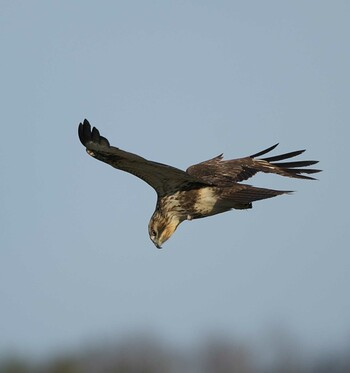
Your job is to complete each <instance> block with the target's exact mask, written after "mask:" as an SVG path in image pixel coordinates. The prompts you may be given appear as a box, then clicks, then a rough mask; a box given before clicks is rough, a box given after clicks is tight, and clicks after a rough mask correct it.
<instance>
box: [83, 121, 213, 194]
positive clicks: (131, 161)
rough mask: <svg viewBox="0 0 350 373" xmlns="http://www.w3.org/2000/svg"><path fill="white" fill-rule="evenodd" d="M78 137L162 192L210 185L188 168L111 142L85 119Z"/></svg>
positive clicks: (104, 158) (100, 156)
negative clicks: (140, 154) (180, 168)
mask: <svg viewBox="0 0 350 373" xmlns="http://www.w3.org/2000/svg"><path fill="white" fill-rule="evenodd" d="M78 133H79V139H80V141H81V143H82V144H83V145H84V146H85V147H86V151H87V153H88V154H89V155H91V156H92V157H94V158H96V159H98V160H100V161H102V162H106V163H108V164H110V165H111V166H113V167H114V168H118V169H120V170H123V171H126V172H129V173H131V174H133V175H135V176H137V177H139V178H140V179H142V180H144V181H145V182H146V183H148V184H149V185H150V186H151V187H152V188H154V189H155V190H156V192H157V193H158V195H159V196H163V195H166V194H170V193H173V192H175V191H177V190H184V189H188V188H189V189H192V188H196V187H200V186H203V185H207V184H206V183H205V182H203V181H201V180H198V179H197V178H196V177H195V176H191V175H189V174H188V173H186V172H185V171H182V170H179V169H178V168H175V167H171V166H168V165H165V164H161V163H157V162H152V161H148V160H147V159H145V158H142V157H140V156H138V155H136V154H133V153H128V152H125V151H123V150H121V149H119V148H116V147H114V146H110V144H109V142H108V140H107V139H106V138H105V137H103V136H101V135H100V133H99V131H98V130H97V129H96V128H95V127H93V129H92V130H91V126H90V123H89V122H88V121H87V120H86V119H85V120H84V123H80V124H79V130H78Z"/></svg>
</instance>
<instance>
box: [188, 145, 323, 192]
mask: <svg viewBox="0 0 350 373" xmlns="http://www.w3.org/2000/svg"><path fill="white" fill-rule="evenodd" d="M277 145H278V144H275V145H273V146H271V147H269V148H267V149H265V150H262V151H260V152H258V153H256V154H253V155H251V156H248V157H244V158H238V159H231V160H227V161H225V160H223V155H222V154H220V155H219V156H217V157H215V158H212V159H209V160H208V161H204V162H201V163H198V164H196V165H193V166H190V167H189V168H188V169H187V172H188V173H189V174H190V175H192V176H195V177H197V178H199V179H202V180H203V181H206V182H208V183H212V184H215V185H218V186H220V185H221V186H227V185H229V184H232V183H237V182H240V181H243V180H247V179H249V178H250V177H252V176H254V175H255V174H256V173H257V172H265V173H273V174H278V175H281V176H287V177H293V178H299V179H309V180H314V178H313V177H311V176H306V175H303V174H314V173H317V172H320V171H321V170H318V169H308V168H303V167H308V166H311V165H314V164H316V163H318V161H294V162H280V163H275V162H276V161H282V160H285V159H290V158H293V157H296V156H298V155H300V154H302V153H304V151H305V150H296V151H293V152H289V153H284V154H280V155H277V156H273V157H267V158H261V159H260V158H257V157H260V156H262V155H265V154H266V153H269V152H270V151H271V150H273V149H275V148H276V147H277Z"/></svg>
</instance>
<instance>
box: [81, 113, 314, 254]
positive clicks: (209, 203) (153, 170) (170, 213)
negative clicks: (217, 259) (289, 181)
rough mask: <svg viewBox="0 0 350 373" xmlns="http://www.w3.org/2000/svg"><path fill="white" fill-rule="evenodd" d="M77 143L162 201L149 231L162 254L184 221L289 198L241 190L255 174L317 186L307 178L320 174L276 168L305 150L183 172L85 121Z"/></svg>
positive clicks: (289, 165)
mask: <svg viewBox="0 0 350 373" xmlns="http://www.w3.org/2000/svg"><path fill="white" fill-rule="evenodd" d="M79 139H80V141H81V143H82V144H83V145H84V146H85V147H86V151H87V153H88V154H89V155H91V156H92V157H94V158H96V159H98V160H100V161H103V162H105V163H108V164H110V165H111V166H113V167H114V168H117V169H120V170H123V171H126V172H129V173H131V174H133V175H135V176H137V177H139V178H140V179H142V180H144V181H145V182H146V183H148V184H149V185H150V186H151V187H152V188H154V189H155V191H156V192H157V197H158V199H157V205H156V209H155V211H154V213H153V215H152V217H151V220H150V222H149V225H148V231H149V236H150V238H151V240H152V242H153V243H154V244H155V246H156V247H157V248H158V249H160V248H161V245H162V244H163V243H164V242H165V241H166V240H168V239H169V237H170V236H171V235H172V234H173V233H174V231H175V230H176V228H177V226H178V225H179V224H180V223H181V222H183V221H184V220H192V219H199V218H205V217H207V216H211V215H215V214H220V213H222V212H225V211H229V210H231V209H238V210H242V209H250V208H252V202H255V201H258V200H261V199H266V198H271V197H275V196H278V195H280V194H286V193H290V191H286V190H273V189H266V188H257V187H254V186H251V185H245V184H239V182H241V181H243V180H247V179H248V178H250V177H252V176H253V175H255V174H256V173H257V172H260V171H261V172H266V173H273V174H278V175H281V176H288V177H293V178H299V179H308V180H315V179H314V178H313V177H311V176H307V175H303V174H314V173H317V172H320V171H321V170H317V169H310V168H304V167H307V166H311V165H313V164H316V163H318V161H292V162H278V161H283V160H285V159H289V158H293V157H295V156H297V155H300V154H301V153H303V152H304V151H305V150H297V151H294V152H290V153H285V154H281V155H277V156H273V157H267V158H258V157H261V156H262V155H264V154H266V153H268V152H270V151H271V150H273V149H275V148H276V146H277V145H278V144H276V145H273V146H271V147H269V148H268V149H265V150H262V151H260V152H258V153H256V154H253V155H250V156H248V157H244V158H238V159H232V160H227V161H225V160H223V155H222V154H221V155H219V156H217V157H215V158H212V159H209V160H207V161H204V162H201V163H198V164H195V165H193V166H190V167H189V168H188V169H187V170H186V171H182V170H180V169H178V168H175V167H171V166H168V165H165V164H162V163H158V162H152V161H149V160H147V159H145V158H142V157H140V156H138V155H136V154H133V153H128V152H126V151H124V150H121V149H119V148H116V147H114V146H110V144H109V142H108V140H107V139H106V138H105V137H102V136H101V135H100V133H99V131H98V130H97V129H96V128H95V127H94V128H93V129H92V130H91V126H90V123H89V122H88V121H87V120H86V119H85V120H84V122H83V123H80V124H79Z"/></svg>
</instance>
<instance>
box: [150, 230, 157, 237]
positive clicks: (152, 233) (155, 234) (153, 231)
mask: <svg viewBox="0 0 350 373" xmlns="http://www.w3.org/2000/svg"><path fill="white" fill-rule="evenodd" d="M151 235H152V236H153V237H157V232H156V231H155V230H154V229H152V230H151Z"/></svg>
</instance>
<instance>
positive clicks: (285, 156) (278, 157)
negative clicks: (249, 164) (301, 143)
mask: <svg viewBox="0 0 350 373" xmlns="http://www.w3.org/2000/svg"><path fill="white" fill-rule="evenodd" d="M304 152H305V149H303V150H296V151H294V152H290V153H284V154H280V155H276V156H274V157H268V158H264V159H263V160H264V161H267V162H274V161H282V160H283V159H288V158H293V157H296V156H297V155H300V154H302V153H304Z"/></svg>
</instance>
